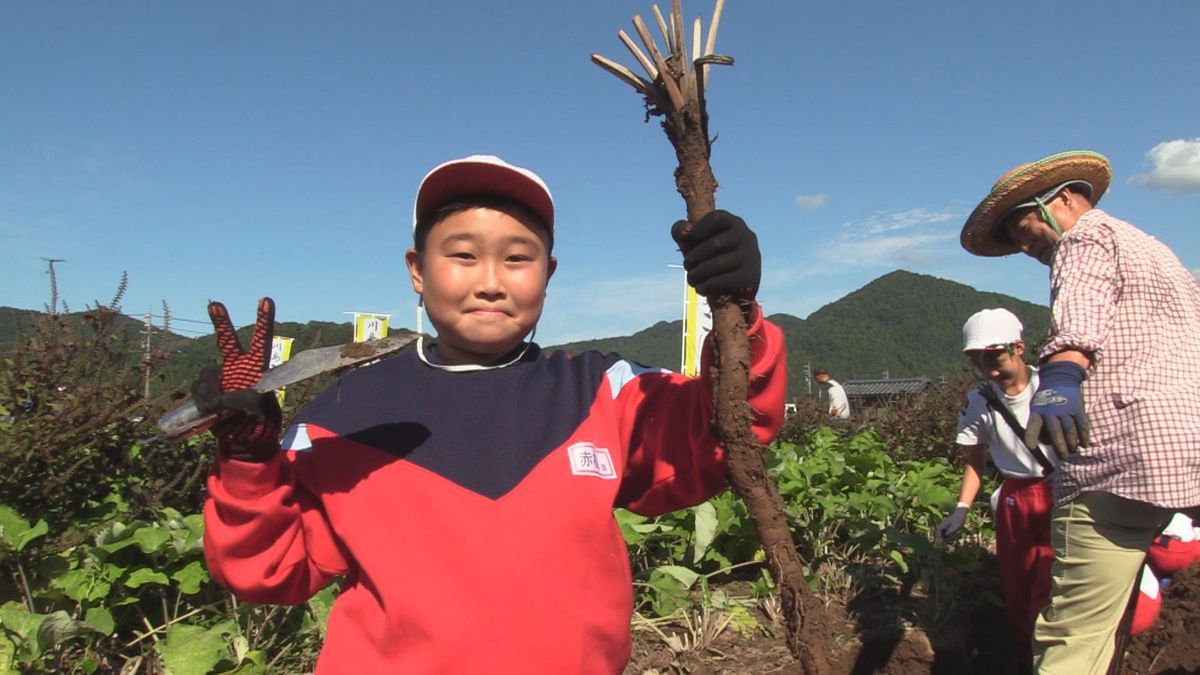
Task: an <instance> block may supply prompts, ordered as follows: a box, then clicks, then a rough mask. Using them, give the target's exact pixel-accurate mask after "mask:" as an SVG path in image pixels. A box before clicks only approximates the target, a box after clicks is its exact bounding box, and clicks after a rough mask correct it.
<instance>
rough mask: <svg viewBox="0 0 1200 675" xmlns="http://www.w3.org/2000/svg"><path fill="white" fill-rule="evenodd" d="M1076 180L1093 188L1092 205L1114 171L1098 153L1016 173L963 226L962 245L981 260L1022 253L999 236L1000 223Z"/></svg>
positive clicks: (1051, 160) (1075, 154)
mask: <svg viewBox="0 0 1200 675" xmlns="http://www.w3.org/2000/svg"><path fill="white" fill-rule="evenodd" d="M1073 180H1083V181H1087V182H1088V183H1090V184H1091V185H1092V196H1091V202H1092V204H1093V205H1095V204H1097V203H1099V202H1100V198H1101V197H1103V196H1104V193H1105V192H1107V191H1108V186H1109V183H1110V182H1111V181H1112V167H1111V166H1110V165H1109V163H1108V159H1107V158H1105V157H1104V155H1101V154H1100V153H1098V152H1091V151H1089V150H1073V151H1070V152H1060V153H1058V154H1056V155H1051V156H1049V157H1046V158H1044V159H1040V160H1038V161H1036V162H1033V163H1032V164H1030V165H1028V166H1026V167H1024V168H1022V169H1021V170H1019V171H1015V172H1014V173H1013V174H1012V175H1011V176H1009V177H1007V178H1006V179H1004V180H1002V181H1001V182H999V183H997V184H996V186H995V187H993V188H992V191H991V192H990V193H988V196H987V197H984V199H983V201H981V202H979V205H978V206H976V207H975V210H974V211H972V212H971V215H970V217H968V218H967V222H966V223H964V224H963V229H962V234H961V235H960V241H961V243H962V247H963V248H965V249H966V250H967V251H969V252H971V253H973V254H975V255H979V256H1002V255H1011V254H1013V253H1020V251H1021V247H1020V246H1018V245H1017V244H1016V243H1014V242H1012V241H1010V240H1009V239H1008V237H1007V236H1006V235H1002V234H1001V233H1000V232H999V227H1000V219H1001V218H1002V217H1004V216H1005V215H1006V214H1007V213H1008V212H1009V210H1011V209H1012V208H1013V207H1015V206H1017V205H1018V204H1021V203H1022V202H1026V201H1029V200H1031V199H1033V197H1035V196H1037V195H1040V194H1042V193H1043V192H1045V191H1047V190H1049V189H1051V188H1053V187H1054V186H1056V185H1062V184H1063V183H1067V182H1070V181H1073Z"/></svg>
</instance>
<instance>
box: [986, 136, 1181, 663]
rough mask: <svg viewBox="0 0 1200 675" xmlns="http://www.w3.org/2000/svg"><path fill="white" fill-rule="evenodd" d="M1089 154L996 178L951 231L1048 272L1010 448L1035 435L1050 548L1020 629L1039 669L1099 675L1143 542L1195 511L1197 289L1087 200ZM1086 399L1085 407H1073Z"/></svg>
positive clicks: (1158, 250)
mask: <svg viewBox="0 0 1200 675" xmlns="http://www.w3.org/2000/svg"><path fill="white" fill-rule="evenodd" d="M1111 177H1112V171H1111V168H1110V167H1109V163H1108V160H1107V159H1105V157H1104V156H1103V155H1100V154H1098V153H1095V152H1089V151H1072V152H1062V153H1058V154H1055V155H1051V156H1049V157H1046V158H1044V159H1041V160H1038V161H1036V162H1033V163H1031V164H1024V165H1021V166H1019V167H1017V168H1015V169H1013V170H1012V171H1009V172H1008V173H1006V174H1005V175H1004V176H1002V177H1001V178H1000V180H999V181H997V182H996V184H995V185H994V186H993V187H992V190H991V192H989V193H988V195H987V196H986V197H984V199H983V201H981V202H980V203H979V205H978V206H977V207H976V208H975V210H974V211H973V212H972V213H971V216H970V217H969V218H968V219H967V222H966V223H965V224H964V225H963V230H962V245H963V248H965V249H967V250H968V251H970V252H971V253H974V254H975V255H981V256H1002V255H1009V254H1011V253H1017V252H1018V251H1023V252H1024V253H1025V254H1027V255H1029V256H1031V257H1034V258H1036V259H1038V260H1039V261H1041V262H1042V263H1044V264H1046V265H1048V266H1049V267H1050V310H1051V318H1052V323H1051V328H1050V335H1049V336H1048V338H1047V340H1046V342H1045V344H1044V346H1043V347H1042V350H1041V354H1040V356H1041V367H1040V369H1039V374H1040V383H1039V386H1038V390H1037V392H1036V393H1035V394H1034V399H1033V401H1032V402H1031V404H1030V415H1029V424H1028V426H1027V431H1026V436H1025V442H1026V444H1027V445H1028V446H1030V447H1031V448H1032V447H1035V446H1036V444H1037V441H1038V439H1039V437H1041V438H1043V439H1045V440H1049V441H1050V443H1051V445H1052V446H1053V447H1054V449H1055V451H1056V453H1057V454H1058V455H1059V456H1060V462H1059V466H1058V470H1057V471H1055V472H1054V474H1053V479H1052V480H1053V484H1054V502H1055V508H1054V512H1053V517H1052V518H1053V519H1052V530H1051V543H1052V545H1053V548H1054V553H1055V564H1054V567H1053V586H1052V589H1051V598H1050V604H1049V605H1048V606H1047V607H1046V608H1045V609H1044V610H1043V611H1042V613H1041V615H1040V616H1039V617H1038V621H1037V625H1036V627H1035V629H1034V645H1033V647H1034V655H1035V656H1034V659H1035V664H1036V665H1037V667H1038V671H1039V672H1041V673H1071V674H1072V675H1075V674H1077V673H1103V672H1105V671H1106V670H1107V669H1108V667H1109V662H1110V661H1111V660H1113V659H1114V657H1115V658H1120V656H1121V655H1120V653H1119V652H1120V651H1121V650H1120V649H1118V647H1117V639H1116V636H1117V633H1118V630H1117V629H1118V626H1119V624H1121V619H1122V615H1123V613H1124V610H1125V608H1126V605H1127V602H1128V600H1129V598H1130V596H1131V591H1132V589H1133V586H1134V581H1135V579H1136V577H1137V574H1138V571H1139V570H1140V569H1141V566H1142V561H1143V559H1144V558H1145V555H1146V549H1147V547H1148V546H1149V545H1150V542H1151V540H1152V539H1153V538H1154V536H1155V535H1156V534H1157V533H1158V532H1159V531H1160V530H1161V529H1162V527H1163V525H1165V524H1166V522H1167V521H1168V520H1170V518H1171V516H1172V514H1173V512H1174V511H1176V510H1181V511H1188V512H1189V513H1191V514H1193V515H1195V514H1196V512H1197V511H1200V506H1198V505H1200V288H1198V287H1197V285H1196V281H1195V279H1194V278H1193V277H1192V275H1191V273H1190V272H1188V270H1187V269H1186V268H1184V266H1183V265H1182V264H1181V263H1180V262H1179V259H1178V258H1176V257H1175V255H1174V254H1173V253H1172V252H1171V251H1170V249H1168V248H1167V247H1166V246H1164V245H1163V244H1162V243H1160V242H1159V241H1157V240H1156V239H1154V238H1153V237H1151V236H1149V235H1147V234H1146V233H1144V232H1142V231H1141V230H1138V229H1137V228H1136V227H1134V226H1133V225H1130V224H1129V223H1126V222H1124V221H1122V220H1118V219H1116V218H1114V217H1112V216H1110V215H1108V214H1107V213H1105V212H1104V211H1101V210H1099V209H1097V208H1095V205H1096V203H1097V202H1099V201H1100V198H1101V197H1103V196H1104V193H1105V191H1106V190H1107V189H1108V185H1109V181H1110V180H1111ZM1085 401H1086V405H1085Z"/></svg>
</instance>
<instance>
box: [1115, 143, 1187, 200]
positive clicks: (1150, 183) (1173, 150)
mask: <svg viewBox="0 0 1200 675" xmlns="http://www.w3.org/2000/svg"><path fill="white" fill-rule="evenodd" d="M1146 163H1147V164H1148V165H1149V167H1150V169H1149V171H1146V172H1145V173H1139V174H1137V175H1136V176H1133V177H1132V178H1130V179H1129V182H1130V183H1132V184H1134V185H1142V186H1145V187H1149V188H1157V189H1160V190H1167V191H1169V192H1179V193H1185V192H1200V138H1191V139H1184V138H1179V139H1175V140H1173V141H1165V142H1163V143H1159V144H1158V145H1156V146H1154V147H1153V148H1150V151H1149V152H1147V153H1146Z"/></svg>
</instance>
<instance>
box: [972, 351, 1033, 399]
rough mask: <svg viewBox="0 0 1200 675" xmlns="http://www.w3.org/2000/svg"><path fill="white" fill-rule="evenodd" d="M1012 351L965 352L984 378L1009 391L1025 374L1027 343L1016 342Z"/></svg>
mask: <svg viewBox="0 0 1200 675" xmlns="http://www.w3.org/2000/svg"><path fill="white" fill-rule="evenodd" d="M1011 347H1012V351H1009V350H1007V349H972V350H971V351H968V352H964V353H965V354H966V356H967V358H968V359H969V360H970V361H971V364H972V365H973V366H975V367H976V368H978V369H979V372H980V373H982V374H983V376H984V377H986V378H988V379H989V380H991V381H992V382H995V383H996V384H997V385H998V386H999V387H1000V388H1001V389H1003V390H1006V391H1007V390H1008V388H1009V387H1010V386H1012V385H1013V384H1014V383H1015V382H1017V381H1018V379H1019V378H1020V377H1021V374H1022V373H1024V372H1025V368H1026V366H1025V359H1024V354H1025V343H1024V342H1020V341H1017V342H1014V343H1013V344H1012V345H1011Z"/></svg>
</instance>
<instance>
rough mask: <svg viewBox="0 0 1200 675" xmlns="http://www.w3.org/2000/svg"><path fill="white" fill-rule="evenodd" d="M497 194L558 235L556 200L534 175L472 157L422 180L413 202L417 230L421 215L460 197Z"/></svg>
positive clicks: (487, 158)
mask: <svg viewBox="0 0 1200 675" xmlns="http://www.w3.org/2000/svg"><path fill="white" fill-rule="evenodd" d="M475 194H493V195H499V196H501V197H508V198H509V199H512V200H513V201H516V202H519V203H520V204H522V205H524V206H525V207H526V208H528V209H529V210H530V211H532V212H533V214H534V215H536V216H537V217H538V218H540V219H541V221H542V222H543V223H545V224H546V227H548V228H549V229H550V231H551V232H554V198H553V197H551V196H550V188H548V187H546V183H545V182H544V181H542V179H541V178H540V177H539V176H538V175H537V174H536V173H534V172H532V171H530V170H529V169H524V168H521V167H519V166H513V165H512V164H509V163H508V162H505V161H504V160H502V159H500V158H499V157H496V156H494V155H471V156H470V157H463V158H462V159H453V160H450V161H449V162H446V163H445V164H440V165H438V166H437V167H434V169H433V170H432V171H430V172H429V173H427V174H425V178H423V179H421V186H420V187H419V188H417V199H416V201H415V202H414V203H413V229H414V230H415V229H416V228H417V222H418V221H419V220H420V219H421V216H423V215H426V214H428V213H429V212H430V211H432V210H434V209H436V208H438V207H439V206H442V205H444V204H447V203H449V202H452V201H454V200H455V199H456V198H457V197H463V196H467V195H475Z"/></svg>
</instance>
